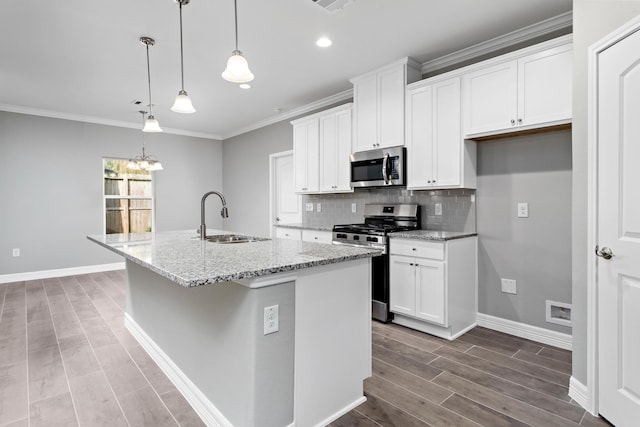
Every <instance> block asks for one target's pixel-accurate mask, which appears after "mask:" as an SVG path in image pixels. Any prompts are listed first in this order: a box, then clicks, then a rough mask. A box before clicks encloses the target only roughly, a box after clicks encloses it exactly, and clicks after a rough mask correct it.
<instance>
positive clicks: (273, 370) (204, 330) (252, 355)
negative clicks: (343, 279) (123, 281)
mask: <svg viewBox="0 0 640 427" xmlns="http://www.w3.org/2000/svg"><path fill="white" fill-rule="evenodd" d="M127 276H128V283H127V307H126V311H127V314H128V316H129V317H130V318H131V319H132V320H133V321H134V322H135V323H136V324H137V327H139V328H140V329H142V330H143V331H144V332H145V333H146V335H148V336H149V337H150V338H151V339H152V340H153V342H154V343H155V344H156V345H157V346H158V347H159V348H160V349H161V350H162V352H164V353H165V354H166V355H167V356H168V358H169V359H171V361H172V362H173V363H174V364H175V365H176V366H177V367H178V368H179V369H180V370H181V371H182V372H183V373H184V375H185V376H186V377H187V378H189V380H191V382H193V384H194V385H195V386H196V387H197V388H198V389H199V391H200V392H201V393H202V394H203V395H204V396H205V397H206V399H208V401H209V403H210V406H213V408H210V406H208V405H205V409H207V408H210V410H207V411H205V412H207V413H204V414H202V413H201V416H203V419H205V421H207V420H208V421H211V420H212V419H214V420H215V421H216V423H217V424H220V425H233V426H236V427H244V426H251V427H252V426H269V427H270V426H284V425H289V424H291V423H292V421H293V369H292V366H293V364H294V310H295V306H294V284H293V282H291V281H289V282H287V283H283V284H279V285H275V286H269V287H265V288H260V289H249V288H247V287H245V286H242V285H239V284H237V283H233V282H225V283H218V284H211V285H204V286H198V287H193V288H184V287H182V286H179V285H177V284H176V283H174V282H171V281H169V280H168V279H165V278H163V277H161V276H159V275H157V274H155V273H154V272H152V271H150V270H147V269H145V268H144V267H140V266H139V265H137V264H135V263H132V262H129V261H127ZM274 304H278V305H279V311H280V313H279V315H280V330H279V332H277V333H274V334H270V335H263V310H264V307H267V306H270V305H274ZM152 356H153V355H152ZM265 384H268V385H269V390H270V391H271V392H265ZM184 394H187V393H184ZM194 406H195V405H194ZM264 408H269V411H265V410H264ZM196 409H198V408H196ZM218 413H221V414H222V415H223V416H224V418H226V420H227V421H228V423H230V424H228V423H227V422H225V420H224V419H222V420H220V419H219V416H218V415H217V414H218ZM211 424H212V425H215V424H213V423H211Z"/></svg>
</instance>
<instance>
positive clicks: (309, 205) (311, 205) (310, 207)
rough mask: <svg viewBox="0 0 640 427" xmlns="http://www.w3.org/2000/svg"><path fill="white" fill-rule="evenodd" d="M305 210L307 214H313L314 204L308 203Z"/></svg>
mask: <svg viewBox="0 0 640 427" xmlns="http://www.w3.org/2000/svg"><path fill="white" fill-rule="evenodd" d="M305 210H306V211H307V212H313V203H307V204H306V205H305Z"/></svg>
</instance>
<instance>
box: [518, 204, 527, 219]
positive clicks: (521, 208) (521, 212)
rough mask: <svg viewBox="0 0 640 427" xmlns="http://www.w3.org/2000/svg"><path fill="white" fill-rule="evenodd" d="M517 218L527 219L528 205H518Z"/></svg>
mask: <svg viewBox="0 0 640 427" xmlns="http://www.w3.org/2000/svg"><path fill="white" fill-rule="evenodd" d="M518 218H529V203H518Z"/></svg>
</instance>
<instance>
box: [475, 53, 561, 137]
mask: <svg viewBox="0 0 640 427" xmlns="http://www.w3.org/2000/svg"><path fill="white" fill-rule="evenodd" d="M541 46H542V47H544V46H547V44H541ZM535 50H536V47H533V48H530V49H524V50H523V51H520V52H515V53H512V54H508V55H504V56H503V57H499V58H496V59H493V60H489V61H486V62H485V63H482V64H484V65H480V66H474V67H473V68H472V69H471V71H469V72H468V73H466V74H465V75H464V76H463V105H464V114H463V115H464V135H465V136H467V137H471V136H486V135H491V134H499V133H506V132H515V131H521V130H528V129H534V128H540V127H546V126H554V125H561V124H566V123H570V122H571V117H572V109H571V102H572V100H571V95H572V61H573V47H572V44H571V43H568V44H562V45H560V46H555V47H550V48H547V49H544V50H540V49H538V50H539V51H535Z"/></svg>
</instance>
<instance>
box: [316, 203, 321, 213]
mask: <svg viewBox="0 0 640 427" xmlns="http://www.w3.org/2000/svg"><path fill="white" fill-rule="evenodd" d="M316 212H322V203H316Z"/></svg>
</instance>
